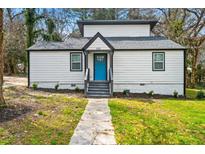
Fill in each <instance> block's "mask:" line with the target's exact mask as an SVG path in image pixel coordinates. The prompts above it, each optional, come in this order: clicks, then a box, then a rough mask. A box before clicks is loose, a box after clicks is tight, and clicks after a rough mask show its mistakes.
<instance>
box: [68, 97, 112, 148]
mask: <svg viewBox="0 0 205 154" xmlns="http://www.w3.org/2000/svg"><path fill="white" fill-rule="evenodd" d="M70 144H72V145H84V144H86V145H92V144H95V145H106V144H107V145H110V144H112V145H113V144H116V141H115V137H114V129H113V126H112V121H111V115H110V109H109V107H108V99H89V102H88V104H87V106H86V108H85V112H84V114H83V116H82V118H81V120H80V122H79V123H78V125H77V127H76V129H75V132H74V134H73V136H72V138H71V141H70Z"/></svg>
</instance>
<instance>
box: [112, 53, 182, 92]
mask: <svg viewBox="0 0 205 154" xmlns="http://www.w3.org/2000/svg"><path fill="white" fill-rule="evenodd" d="M152 52H156V51H118V52H117V51H115V53H114V61H113V78H114V80H113V81H114V91H115V92H122V91H123V90H125V89H130V91H131V92H149V91H150V90H154V92H155V93H159V94H166V95H172V94H173V91H174V90H177V91H178V93H179V94H180V95H183V82H184V74H183V69H184V62H183V51H180V50H179V51H164V52H165V71H152ZM141 83H143V84H145V85H144V86H140V84H141Z"/></svg>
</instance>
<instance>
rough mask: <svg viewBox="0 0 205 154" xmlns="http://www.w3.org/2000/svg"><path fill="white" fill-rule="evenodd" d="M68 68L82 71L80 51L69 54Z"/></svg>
mask: <svg viewBox="0 0 205 154" xmlns="http://www.w3.org/2000/svg"><path fill="white" fill-rule="evenodd" d="M70 70H71V71H82V56H81V53H71V54H70Z"/></svg>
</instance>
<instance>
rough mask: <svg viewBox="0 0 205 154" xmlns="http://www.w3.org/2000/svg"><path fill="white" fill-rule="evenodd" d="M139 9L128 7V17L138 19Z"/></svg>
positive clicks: (139, 16)
mask: <svg viewBox="0 0 205 154" xmlns="http://www.w3.org/2000/svg"><path fill="white" fill-rule="evenodd" d="M140 18H141V15H140V9H139V8H130V9H129V12H128V19H130V20H135V19H140Z"/></svg>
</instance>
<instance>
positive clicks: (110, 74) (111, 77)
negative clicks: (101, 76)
mask: <svg viewBox="0 0 205 154" xmlns="http://www.w3.org/2000/svg"><path fill="white" fill-rule="evenodd" d="M109 78H110V81H113V75H112V68H110V70H109Z"/></svg>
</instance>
